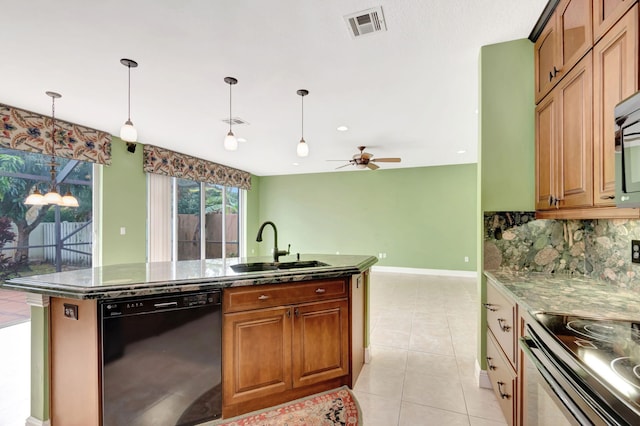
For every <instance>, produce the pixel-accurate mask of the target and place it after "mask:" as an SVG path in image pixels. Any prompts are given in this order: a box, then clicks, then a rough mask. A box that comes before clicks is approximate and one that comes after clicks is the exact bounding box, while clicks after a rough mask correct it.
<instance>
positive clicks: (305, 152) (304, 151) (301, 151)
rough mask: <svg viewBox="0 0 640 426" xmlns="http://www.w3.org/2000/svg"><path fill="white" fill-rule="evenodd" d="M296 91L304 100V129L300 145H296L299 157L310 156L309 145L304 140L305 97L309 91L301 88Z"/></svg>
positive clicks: (302, 121)
mask: <svg viewBox="0 0 640 426" xmlns="http://www.w3.org/2000/svg"><path fill="white" fill-rule="evenodd" d="M296 93H297V94H298V95H299V96H300V98H301V101H302V120H301V123H302V131H301V137H300V142H298V146H297V147H296V153H297V154H298V157H308V156H309V145H308V144H307V142H306V141H305V140H304V97H305V96H307V95H308V94H309V91H308V90H305V89H300V90H298V91H297V92H296Z"/></svg>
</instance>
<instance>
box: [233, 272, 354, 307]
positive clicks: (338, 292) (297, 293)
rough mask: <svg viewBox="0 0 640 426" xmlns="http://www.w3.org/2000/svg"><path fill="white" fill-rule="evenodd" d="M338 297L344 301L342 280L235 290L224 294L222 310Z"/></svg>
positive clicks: (344, 285) (345, 288) (237, 288)
mask: <svg viewBox="0 0 640 426" xmlns="http://www.w3.org/2000/svg"><path fill="white" fill-rule="evenodd" d="M340 297H347V281H346V280H345V279H335V280H322V281H309V282H308V283H296V284H295V285H287V284H273V285H259V286H251V287H236V288H230V289H226V290H225V292H224V296H223V309H224V312H240V311H246V310H250V309H262V308H268V307H271V306H282V305H290V304H294V303H304V302H309V301H312V300H328V299H335V298H340Z"/></svg>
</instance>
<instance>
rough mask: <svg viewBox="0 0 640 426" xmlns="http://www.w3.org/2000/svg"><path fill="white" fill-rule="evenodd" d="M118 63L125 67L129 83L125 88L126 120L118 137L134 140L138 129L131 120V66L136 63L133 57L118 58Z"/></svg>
mask: <svg viewBox="0 0 640 426" xmlns="http://www.w3.org/2000/svg"><path fill="white" fill-rule="evenodd" d="M120 63H121V64H122V65H124V66H125V67H127V69H128V71H129V84H128V90H127V121H125V122H124V124H123V125H122V127H121V128H120V139H122V140H123V141H125V142H136V141H137V140H138V131H137V130H136V128H135V127H133V122H132V121H131V68H136V67H137V66H138V63H137V62H136V61H134V60H133V59H126V58H122V59H120Z"/></svg>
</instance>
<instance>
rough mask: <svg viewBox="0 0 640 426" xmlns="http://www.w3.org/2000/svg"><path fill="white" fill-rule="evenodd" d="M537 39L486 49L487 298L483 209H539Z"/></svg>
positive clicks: (481, 335) (482, 178)
mask: <svg viewBox="0 0 640 426" xmlns="http://www.w3.org/2000/svg"><path fill="white" fill-rule="evenodd" d="M533 67H534V64H533V43H531V42H530V41H529V40H526V39H524V40H515V41H510V42H506V43H499V44H493V45H489V46H483V47H482V48H481V49H480V72H479V74H480V111H479V112H480V120H479V122H480V128H479V132H480V137H479V142H478V192H479V194H480V196H479V203H478V211H477V216H476V220H477V231H478V238H477V242H478V246H477V258H478V298H479V300H480V301H482V302H484V301H486V279H485V277H484V275H483V260H482V253H483V239H484V235H483V213H484V212H485V211H532V210H534V209H535V206H534V198H535V168H534V164H535V157H534V155H535V150H534V148H535V140H534V137H535V130H534V126H535V120H534V117H535V115H534V113H535V100H534V87H533V85H534V75H533V71H534V68H533ZM485 323H486V316H485V310H484V309H480V310H479V319H478V327H479V330H478V360H479V362H480V364H481V368H482V369H483V370H485V369H486V368H487V366H486V361H485V356H484V354H485V353H486V332H485Z"/></svg>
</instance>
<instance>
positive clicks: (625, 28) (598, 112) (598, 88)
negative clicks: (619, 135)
mask: <svg viewBox="0 0 640 426" xmlns="http://www.w3.org/2000/svg"><path fill="white" fill-rule="evenodd" d="M598 3H599V4H601V5H606V4H608V3H609V2H607V1H602V0H601V1H599V2H598ZM618 3H620V2H618ZM593 81H594V93H593V108H594V110H593V119H594V122H593V138H594V139H593V156H594V158H593V167H594V194H593V202H594V204H595V205H603V206H604V205H611V206H613V205H615V178H616V174H615V162H614V151H615V146H614V132H615V122H614V108H615V106H616V104H618V103H619V102H620V101H621V100H623V99H625V98H626V97H628V96H631V95H632V94H633V93H635V92H636V90H637V89H638V5H637V4H636V5H635V6H634V7H633V8H632V9H631V10H629V12H628V13H627V14H626V15H625V16H624V17H623V18H622V19H621V20H620V21H618V23H617V24H615V26H614V27H613V28H611V30H610V31H609V32H608V33H607V34H606V35H605V36H604V37H603V38H602V39H601V40H600V41H599V42H598V43H597V44H596V45H595V46H594V48H593Z"/></svg>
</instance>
